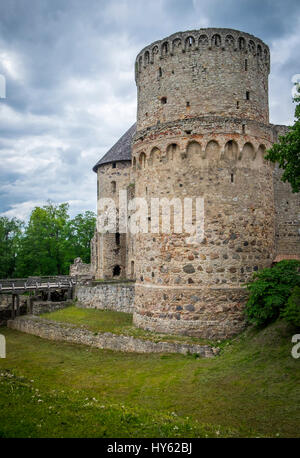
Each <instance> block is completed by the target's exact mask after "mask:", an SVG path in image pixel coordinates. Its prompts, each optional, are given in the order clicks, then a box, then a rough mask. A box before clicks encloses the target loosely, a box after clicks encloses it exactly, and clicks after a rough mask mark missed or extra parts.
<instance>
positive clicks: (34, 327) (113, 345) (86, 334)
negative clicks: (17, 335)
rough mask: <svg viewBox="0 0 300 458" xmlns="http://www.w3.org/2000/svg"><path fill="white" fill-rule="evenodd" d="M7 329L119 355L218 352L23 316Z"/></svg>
mask: <svg viewBox="0 0 300 458" xmlns="http://www.w3.org/2000/svg"><path fill="white" fill-rule="evenodd" d="M7 327H9V328H11V329H15V330H17V331H21V332H25V333H28V334H33V335H35V336H38V337H42V338H44V339H49V340H55V341H65V342H72V343H77V344H83V345H89V346H91V347H96V348H101V349H109V350H115V351H122V352H136V353H181V354H189V353H192V354H198V355H200V356H202V357H206V358H211V357H213V356H215V355H216V354H217V353H218V352H219V349H218V348H214V347H210V346H209V345H190V344H184V343H178V342H152V341H149V340H142V339H136V338H134V337H131V336H124V335H116V334H112V333H110V332H106V333H103V334H95V333H93V332H91V331H88V330H87V329H82V328H76V327H75V326H72V325H68V326H66V325H65V324H61V323H55V322H53V321H49V320H44V319H41V318H37V317H33V316H27V317H18V318H16V319H15V320H9V321H8V322H7Z"/></svg>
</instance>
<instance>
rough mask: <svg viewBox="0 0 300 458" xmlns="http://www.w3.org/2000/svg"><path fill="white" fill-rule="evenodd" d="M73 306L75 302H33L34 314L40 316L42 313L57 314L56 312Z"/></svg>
mask: <svg viewBox="0 0 300 458" xmlns="http://www.w3.org/2000/svg"><path fill="white" fill-rule="evenodd" d="M72 304H73V301H60V302H50V301H33V304H32V314H33V315H40V314H41V313H48V312H55V311H56V310H61V309H65V308H66V307H69V306H70V305H72Z"/></svg>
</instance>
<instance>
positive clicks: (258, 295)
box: [246, 260, 300, 325]
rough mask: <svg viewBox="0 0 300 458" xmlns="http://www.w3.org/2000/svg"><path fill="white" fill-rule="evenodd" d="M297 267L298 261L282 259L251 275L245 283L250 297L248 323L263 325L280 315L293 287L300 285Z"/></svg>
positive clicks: (247, 311) (247, 310)
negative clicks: (270, 266) (250, 278)
mask: <svg viewBox="0 0 300 458" xmlns="http://www.w3.org/2000/svg"><path fill="white" fill-rule="evenodd" d="M299 268H300V261H296V260H291V261H286V260H283V261H280V262H279V263H278V264H276V266H274V267H272V268H266V269H262V270H261V271H259V272H256V273H255V274H254V275H253V281H252V282H251V283H248V285H247V288H248V290H249V292H250V297H249V299H248V301H247V304H246V315H247V318H248V321H249V322H250V323H253V324H255V325H265V324H268V323H270V322H272V321H275V320H276V319H277V318H278V317H279V316H280V314H281V311H282V309H283V308H284V306H285V304H286V303H287V300H288V298H289V296H290V295H291V292H292V290H293V288H295V286H300V275H299Z"/></svg>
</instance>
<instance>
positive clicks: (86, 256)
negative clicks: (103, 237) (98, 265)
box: [68, 211, 96, 263]
mask: <svg viewBox="0 0 300 458" xmlns="http://www.w3.org/2000/svg"><path fill="white" fill-rule="evenodd" d="M95 228H96V215H95V213H93V212H91V211H86V212H84V213H83V214H82V213H79V214H78V215H76V216H75V218H73V219H71V220H70V221H69V223H68V232H69V234H68V240H69V243H70V256H71V259H70V260H71V261H72V262H73V260H74V258H76V257H80V258H81V259H82V260H83V262H86V263H89V262H90V243H91V238H92V237H93V235H94V232H95Z"/></svg>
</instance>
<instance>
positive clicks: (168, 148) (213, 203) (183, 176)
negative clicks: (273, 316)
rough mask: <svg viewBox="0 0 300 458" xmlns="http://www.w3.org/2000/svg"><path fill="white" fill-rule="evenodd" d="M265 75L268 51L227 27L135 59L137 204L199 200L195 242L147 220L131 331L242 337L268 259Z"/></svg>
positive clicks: (187, 36) (171, 41) (173, 41)
mask: <svg viewBox="0 0 300 458" xmlns="http://www.w3.org/2000/svg"><path fill="white" fill-rule="evenodd" d="M268 73H269V50H268V47H267V46H266V45H265V44H264V43H263V42H261V40H259V39H257V38H256V37H253V36H251V35H248V34H244V33H242V32H239V31H233V30H230V29H200V30H199V31H188V32H183V33H178V34H174V35H172V36H171V37H168V38H166V39H163V40H161V41H159V42H155V43H152V44H151V45H150V46H148V47H146V48H144V49H143V50H142V51H141V53H139V54H138V56H137V61H136V83H137V90H138V119H137V132H136V135H135V137H134V140H133V145H132V168H133V175H134V177H135V195H136V196H137V197H146V198H147V200H148V205H149V206H150V199H151V198H152V197H158V198H166V199H175V198H178V199H179V201H180V202H181V205H183V201H184V198H185V197H189V198H194V199H195V198H197V197H202V198H203V199H204V237H203V239H202V240H201V241H197V242H194V243H192V241H189V239H188V235H189V234H188V233H186V232H185V231H184V229H183V230H181V231H179V232H178V231H177V233H176V231H174V225H173V226H172V225H171V230H170V232H166V231H163V230H162V227H161V226H160V231H159V232H158V231H154V230H153V229H152V228H151V224H152V221H151V217H152V215H151V216H150V217H149V232H148V233H139V234H137V235H136V237H135V253H136V291H135V313H134V322H135V324H137V325H138V326H141V327H144V328H147V329H152V330H154V331H155V330H159V331H160V332H172V333H174V334H187V335H193V336H198V337H211V338H226V337H230V336H232V335H233V334H235V333H237V332H239V331H240V330H242V329H243V327H244V314H243V304H244V303H245V299H246V293H245V288H244V286H245V283H246V282H247V281H249V280H250V278H251V277H252V274H253V272H255V271H257V270H259V269H262V268H264V267H267V266H270V265H271V264H272V261H273V259H274V255H275V209H274V187H273V169H274V167H273V165H272V164H270V163H268V162H266V161H265V160H264V155H265V153H266V150H267V149H268V148H269V147H270V146H271V145H272V142H273V130H272V126H270V125H269V124H268ZM171 208H172V211H173V208H174V207H173V206H172V207H171ZM177 212H179V210H177ZM165 213H166V212H165ZM193 218H194V222H195V211H194V212H193ZM161 221H162V214H161V215H160V223H161ZM150 228H151V229H150ZM155 232H156V233H155Z"/></svg>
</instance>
